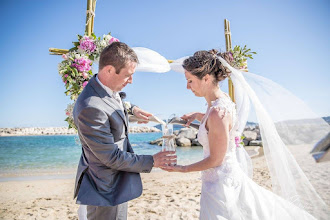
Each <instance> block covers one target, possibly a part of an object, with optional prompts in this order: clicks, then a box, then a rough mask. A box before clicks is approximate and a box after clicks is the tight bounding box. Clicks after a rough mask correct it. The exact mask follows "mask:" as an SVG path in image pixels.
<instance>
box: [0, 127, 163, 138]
mask: <svg viewBox="0 0 330 220" xmlns="http://www.w3.org/2000/svg"><path fill="white" fill-rule="evenodd" d="M156 132H161V131H160V130H159V129H158V128H155V127H153V126H129V133H132V134H134V133H156ZM53 135H56V136H57V135H77V132H76V130H74V129H73V128H70V129H69V128H68V127H21V128H0V137H24V136H53Z"/></svg>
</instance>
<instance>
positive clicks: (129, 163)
mask: <svg viewBox="0 0 330 220" xmlns="http://www.w3.org/2000/svg"><path fill="white" fill-rule="evenodd" d="M77 128H78V131H79V133H80V136H81V138H82V139H83V140H84V141H85V143H86V144H87V146H88V147H89V149H90V150H91V152H92V153H93V154H94V155H95V157H97V158H98V159H99V160H100V161H101V163H103V164H104V165H105V166H107V167H109V168H111V169H115V170H120V171H126V172H134V173H148V172H151V169H152V167H153V157H152V156H151V155H136V154H134V153H130V152H125V151H122V150H120V149H119V148H118V145H117V144H116V143H115V142H114V138H113V135H112V133H111V127H110V122H109V119H108V116H107V115H106V114H105V113H104V112H103V111H102V110H100V109H97V108H94V107H87V108H84V109H83V110H82V111H81V112H80V113H79V115H78V118H77Z"/></svg>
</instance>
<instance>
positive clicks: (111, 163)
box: [73, 75, 153, 206]
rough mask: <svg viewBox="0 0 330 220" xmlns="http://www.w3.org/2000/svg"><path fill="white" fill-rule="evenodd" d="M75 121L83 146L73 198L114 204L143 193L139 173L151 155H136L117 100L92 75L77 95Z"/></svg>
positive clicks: (148, 164)
mask: <svg viewBox="0 0 330 220" xmlns="http://www.w3.org/2000/svg"><path fill="white" fill-rule="evenodd" d="M73 117H74V122H75V124H76V126H77V128H78V135H79V138H80V142H81V145H82V154H81V158H80V161H79V165H78V170H77V176H76V183H75V192H74V198H76V197H77V203H78V204H84V205H93V206H115V205H118V204H121V203H124V202H127V201H129V200H132V199H134V198H137V197H139V196H140V195H141V194H142V182H141V178H140V174H139V173H141V172H143V173H147V172H150V171H151V169H152V167H153V157H152V156H151V155H136V154H134V152H133V149H132V147H131V144H130V142H129V140H128V135H127V133H128V119H127V114H126V111H125V112H123V111H122V110H121V108H120V106H119V103H118V102H117V101H116V100H115V99H113V98H112V97H110V96H109V94H108V93H107V92H106V91H105V90H104V89H103V88H102V87H101V85H100V84H99V83H98V82H97V81H96V75H95V76H93V77H92V78H91V79H90V81H89V83H88V84H87V85H86V87H85V88H84V90H83V91H82V93H81V94H80V95H79V97H78V99H77V101H76V104H75V107H74V110H73Z"/></svg>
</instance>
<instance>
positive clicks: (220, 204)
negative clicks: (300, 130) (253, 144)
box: [198, 97, 315, 220]
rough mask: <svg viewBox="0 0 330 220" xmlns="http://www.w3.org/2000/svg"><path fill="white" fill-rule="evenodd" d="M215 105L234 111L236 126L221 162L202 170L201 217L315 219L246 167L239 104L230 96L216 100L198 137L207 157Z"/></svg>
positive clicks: (234, 123) (202, 124)
mask: <svg viewBox="0 0 330 220" xmlns="http://www.w3.org/2000/svg"><path fill="white" fill-rule="evenodd" d="M213 108H220V110H221V112H223V113H224V114H230V116H231V119H232V124H233V125H234V126H233V127H232V129H231V130H230V133H229V137H230V139H229V143H228V149H227V152H226V155H225V157H224V160H223V162H222V164H221V166H218V167H215V168H211V169H208V170H204V171H202V193H201V201H200V205H201V209H200V219H202V220H205V219H211V220H213V219H229V220H236V219H237V220H238V219H239V220H243V219H246V220H255V219H260V220H287V219H296V220H298V219H299V220H303V219H315V218H314V217H313V216H311V215H310V214H309V213H307V212H306V211H304V210H302V209H300V208H299V207H297V206H295V205H294V204H292V203H291V202H289V201H287V200H285V199H283V198H281V197H279V196H278V195H276V194H274V193H272V192H271V191H268V190H266V189H264V188H263V187H261V186H259V185H258V184H256V183H255V182H254V181H253V180H252V179H250V178H249V177H248V175H247V174H246V172H244V171H243V170H242V168H241V166H240V164H239V162H238V160H237V157H236V148H237V146H236V143H235V137H236V136H240V134H238V133H237V128H238V123H237V121H238V120H237V116H236V108H235V104H234V103H233V102H232V101H231V99H230V98H229V97H222V98H220V99H217V100H216V101H214V102H212V106H211V107H210V108H208V110H207V112H206V114H205V116H204V118H203V120H202V122H201V125H200V128H199V131H198V141H199V142H200V143H201V144H202V146H203V150H204V157H207V156H209V155H210V149H209V141H208V131H207V130H206V128H205V123H206V121H207V118H208V115H209V113H210V111H211V110H212V109H213Z"/></svg>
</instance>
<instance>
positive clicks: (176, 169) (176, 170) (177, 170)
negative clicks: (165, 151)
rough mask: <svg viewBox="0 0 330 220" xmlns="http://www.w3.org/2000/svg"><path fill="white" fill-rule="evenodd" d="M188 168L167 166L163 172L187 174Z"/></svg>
mask: <svg viewBox="0 0 330 220" xmlns="http://www.w3.org/2000/svg"><path fill="white" fill-rule="evenodd" d="M186 168H187V167H186V166H181V165H167V166H166V167H161V169H162V170H165V171H168V172H182V173H185V172H187V169H186Z"/></svg>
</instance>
